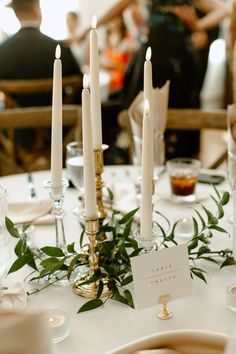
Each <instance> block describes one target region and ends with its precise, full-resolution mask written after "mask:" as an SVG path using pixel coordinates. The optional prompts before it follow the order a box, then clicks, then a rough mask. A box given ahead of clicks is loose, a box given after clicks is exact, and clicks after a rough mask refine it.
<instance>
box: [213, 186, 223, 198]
mask: <svg viewBox="0 0 236 354" xmlns="http://www.w3.org/2000/svg"><path fill="white" fill-rule="evenodd" d="M212 187H213V189H214V191H215V194H216V195H217V197H218V199H219V200H221V195H220V192H219V191H218V189H217V188H216V186H215V184H214V183H213V184H212Z"/></svg>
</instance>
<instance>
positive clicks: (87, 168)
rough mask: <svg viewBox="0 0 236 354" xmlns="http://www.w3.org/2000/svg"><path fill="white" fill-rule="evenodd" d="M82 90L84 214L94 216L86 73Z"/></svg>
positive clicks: (93, 183)
mask: <svg viewBox="0 0 236 354" xmlns="http://www.w3.org/2000/svg"><path fill="white" fill-rule="evenodd" d="M83 86H84V88H83V91H82V130H83V160H84V199H85V202H84V203H85V216H86V217H96V215H97V214H96V185H95V169H94V153H93V144H92V142H93V138H92V124H91V105H90V103H91V102H90V92H89V89H88V79H87V75H86V74H85V75H84V79H83Z"/></svg>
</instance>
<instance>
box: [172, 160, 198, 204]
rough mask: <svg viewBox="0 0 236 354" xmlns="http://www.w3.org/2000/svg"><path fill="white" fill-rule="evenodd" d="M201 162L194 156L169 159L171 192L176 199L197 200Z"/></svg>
mask: <svg viewBox="0 0 236 354" xmlns="http://www.w3.org/2000/svg"><path fill="white" fill-rule="evenodd" d="M200 166H201V162H200V161H199V160H196V159H192V158H175V159H171V160H169V161H167V170H168V173H169V177H170V187H171V194H172V197H173V199H174V200H175V201H186V202H188V201H189V202H192V201H195V200H196V195H195V192H196V185H197V182H198V177H199V170H200Z"/></svg>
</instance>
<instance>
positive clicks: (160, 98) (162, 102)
mask: <svg viewBox="0 0 236 354" xmlns="http://www.w3.org/2000/svg"><path fill="white" fill-rule="evenodd" d="M169 87H170V81H167V82H166V83H165V85H164V86H162V87H161V88H158V87H157V88H155V89H153V129H154V149H155V150H154V161H155V165H162V164H163V163H164V148H165V146H164V140H163V134H164V132H165V129H166V124H167V113H168V100H169ZM143 106H144V99H143V91H140V93H139V94H138V95H137V96H136V98H135V99H134V101H133V102H132V103H131V105H130V107H129V109H128V115H129V120H130V125H131V130H132V134H133V137H134V141H135V142H138V141H139V142H140V143H141V140H142V121H143ZM135 148H136V149H137V151H136V153H137V154H138V155H140V156H137V159H138V160H139V159H140V162H141V147H139V148H137V146H135Z"/></svg>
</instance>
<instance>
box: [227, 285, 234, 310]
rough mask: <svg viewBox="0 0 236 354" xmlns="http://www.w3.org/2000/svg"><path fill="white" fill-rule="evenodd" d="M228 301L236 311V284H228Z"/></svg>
mask: <svg viewBox="0 0 236 354" xmlns="http://www.w3.org/2000/svg"><path fill="white" fill-rule="evenodd" d="M226 303H227V306H228V308H229V309H230V310H231V311H234V312H236V284H231V285H228V286H227V289H226Z"/></svg>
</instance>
